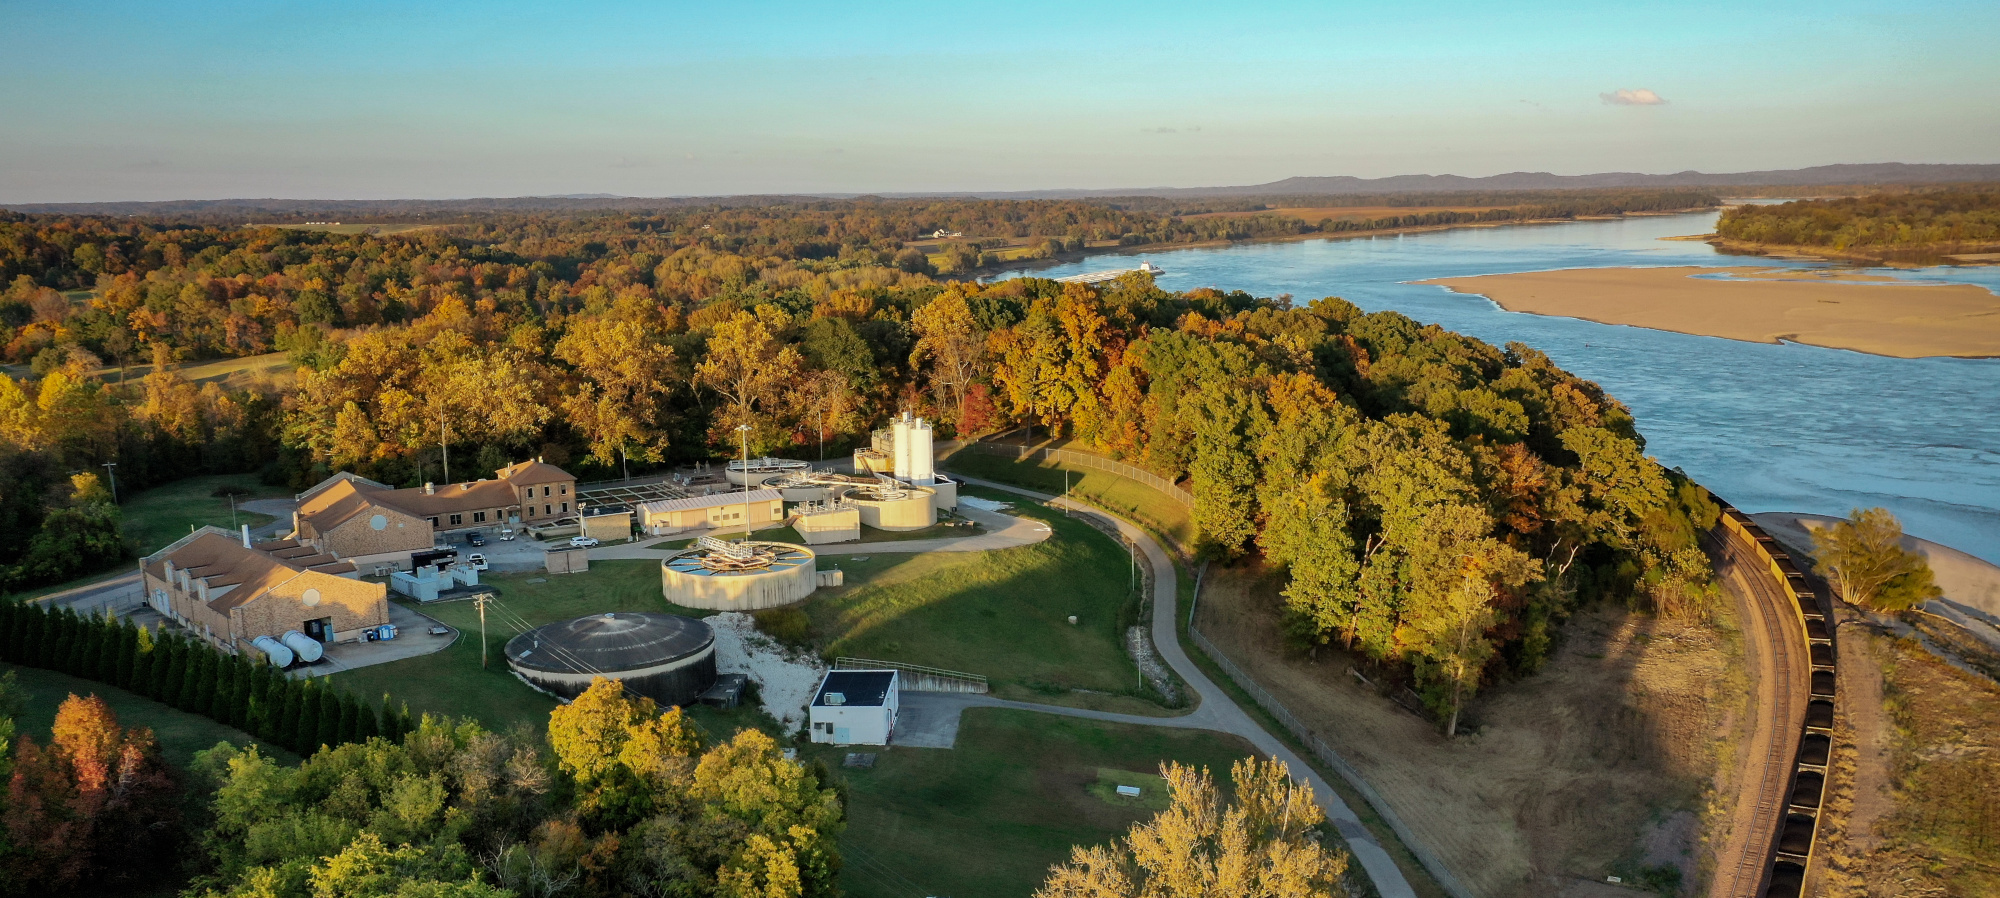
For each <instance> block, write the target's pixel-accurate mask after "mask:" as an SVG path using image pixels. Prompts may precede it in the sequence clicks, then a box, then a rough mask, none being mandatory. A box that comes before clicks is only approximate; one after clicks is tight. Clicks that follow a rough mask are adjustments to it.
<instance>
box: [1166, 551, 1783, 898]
mask: <svg viewBox="0 0 2000 898" xmlns="http://www.w3.org/2000/svg"><path fill="white" fill-rule="evenodd" d="M1260 574H1261V572H1260V571H1259V570H1257V569H1255V568H1250V567H1246V568H1239V569H1233V570H1217V569H1215V568H1211V569H1210V570H1209V578H1208V581H1207V582H1206V583H1205V584H1204V586H1203V589H1202V597H1201V603H1200V606H1199V609H1200V611H1199V621H1198V626H1199V627H1200V629H1201V631H1202V633H1203V634H1204V635H1206V636H1208V637H1209V638H1210V639H1211V640H1213V641H1214V642H1215V643H1216V644H1217V645H1218V646H1219V647H1220V648H1222V650H1223V651H1224V652H1225V653H1227V654H1228V655H1229V656H1230V658H1231V659H1232V660H1235V661H1236V662H1237V663H1238V664H1239V665H1240V666H1242V667H1243V668H1244V669H1245V670H1246V671H1248V672H1249V673H1250V674H1251V676H1253V677H1255V678H1256V679H1257V681H1258V682H1259V683H1260V684H1261V685H1263V686H1264V687H1265V688H1266V689H1268V690H1270V692H1271V693H1272V694H1273V695H1275V696H1277V698H1278V699H1279V701H1281V702H1283V703H1284V704H1286V705H1287V706H1288V707H1289V708H1291V710H1292V711H1293V712H1294V713H1295V714H1297V715H1298V716H1299V717H1300V718H1301V719H1303V720H1304V721H1305V722H1306V724H1307V725H1308V726H1310V727H1312V728H1314V729H1315V730H1316V731H1317V732H1318V733H1319V735H1320V737H1321V738H1323V739H1325V740H1326V741H1327V742H1328V743H1329V744H1331V745H1333V746H1334V747H1335V749H1336V750H1337V751H1339V752H1341V753H1342V755H1343V756H1344V757H1345V758H1347V760H1348V761H1349V762H1350V763H1352V764H1353V765H1354V766H1356V767H1357V768H1359V769H1360V770H1361V772H1362V774H1363V776H1365V777H1366V778H1367V779H1368V781H1369V782H1370V783H1371V784H1372V785H1373V786H1374V787H1375V788H1376V790H1377V791H1379V792H1380V793H1382V795H1383V796H1384V798H1385V799H1386V800H1387V801H1388V802H1389V803H1390V804H1391V805H1392V806H1393V807H1394V808H1395V810H1396V813H1397V814H1398V815H1400V816H1401V817H1402V819H1403V821H1404V822H1405V823H1407V824H1408V825H1409V826H1410V827H1411V829H1413V830H1414V831H1415V832H1416V833H1417V834H1418V837H1419V838H1420V839H1421V840H1422V841H1423V842H1424V843H1425V844H1427V845H1429V846H1431V847H1432V848H1433V849H1434V850H1436V851H1437V852H1438V853H1439V855H1440V856H1441V857H1442V858H1443V859H1444V861H1445V863H1446V864H1447V865H1448V866H1449V867H1450V868H1451V869H1452V870H1453V871H1454V872H1455V873H1456V874H1457V875H1458V876H1459V878H1460V879H1461V880H1463V881H1464V882H1465V884H1466V885H1467V886H1468V887H1469V888H1470V889H1472V890H1473V891H1474V892H1476V893H1478V894H1479V895H1482V896H1490V898H1512V896H1522V898H1526V896H1537V898H1542V896H1554V895H1561V896H1566V898H1578V896H1586V895H1595V894H1599V893H1600V890H1601V889H1603V888H1604V887H1603V886H1602V882H1603V880H1604V877H1605V876H1607V875H1611V874H1614V873H1617V874H1620V875H1623V876H1625V877H1626V881H1627V882H1628V883H1629V882H1631V881H1632V877H1633V876H1634V875H1636V874H1637V873H1638V872H1639V871H1640V870H1641V869H1642V868H1652V869H1653V875H1655V876H1658V875H1660V874H1661V873H1662V872H1663V870H1664V868H1675V869H1677V870H1678V871H1679V875H1681V876H1683V877H1684V878H1685V879H1686V880H1687V881H1689V882H1692V881H1693V880H1694V879H1695V878H1696V877H1697V876H1698V875H1699V874H1698V871H1699V869H1700V868H1701V866H1702V861H1701V857H1702V854H1703V848H1702V846H1701V845H1700V844H1699V842H1698V840H1699V833H1700V832H1701V830H1702V829H1703V826H1702V822H1703V820H1704V818H1705V817H1706V816H1707V815H1708V814H1709V813H1710V810H1709V807H1708V804H1709V798H1710V790H1711V788H1712V784H1713V783H1714V781H1715V777H1716V772H1717V770H1718V768H1719V767H1721V766H1723V764H1722V761H1721V758H1722V757H1724V756H1726V755H1727V753H1728V749H1727V748H1726V745H1727V743H1728V736H1729V734H1730V733H1731V732H1732V730H1733V729H1734V726H1735V724H1736V723H1737V722H1738V721H1737V719H1736V717H1735V715H1736V714H1737V709H1738V708H1739V706H1740V705H1741V703H1742V696H1743V694H1744V692H1745V689H1746V686H1745V682H1744V673H1743V670H1742V667H1741V665H1742V659H1741V653H1740V650H1739V649H1738V647H1737V646H1736V644H1735V642H1734V641H1733V637H1727V636H1718V635H1717V634H1716V633H1714V632H1711V631H1707V630H1700V629H1689V628H1682V627H1676V626H1673V625H1668V624H1663V623H1662V622H1660V621H1658V620H1656V619H1654V618H1651V617H1647V616H1644V615H1636V614H1631V613H1628V612H1626V611H1624V610H1623V609H1603V610H1599V611H1593V612H1590V613H1587V614H1583V615H1579V616H1578V617H1577V618H1576V619H1575V620H1574V621H1572V622H1571V623H1570V625H1569V626H1568V627H1567V628H1566V629H1565V630H1564V634H1563V642H1562V646H1561V648H1560V649H1559V650H1558V651H1557V652H1556V655H1555V657H1554V658H1553V659H1552V660H1551V661H1550V663H1549V665H1548V667H1547V668H1546V669H1545V670H1544V671H1543V672H1542V673H1540V674H1537V675H1535V676H1533V677H1530V678H1527V679H1525V680H1522V681H1520V682H1517V683H1511V684H1506V685H1501V686H1496V687H1493V688H1491V689H1489V690H1488V691H1487V692H1486V693H1485V694H1484V695H1482V696H1481V697H1480V698H1479V699H1478V700H1477V701H1476V702H1475V703H1474V705H1473V706H1472V709H1471V718H1472V721H1473V722H1474V724H1475V725H1476V726H1477V728H1478V729H1477V732H1476V734H1474V735H1471V736H1466V737H1462V738H1460V739H1457V740H1455V741H1451V742H1446V741H1445V740H1444V738H1443V737H1442V736H1441V735H1440V734H1439V732H1438V728H1437V726H1436V725H1435V724H1434V723H1433V722H1431V721H1429V720H1427V719H1424V718H1422V717H1419V716H1418V715H1416V714H1414V713H1411V712H1410V711H1407V710H1404V708H1402V707H1401V706H1398V705H1397V704H1395V703H1394V702H1391V701H1389V700H1388V699H1385V698H1383V697H1381V696H1380V695H1379V694H1377V692H1376V691H1375V690H1374V689H1372V688H1369V687H1367V686H1364V685H1362V684H1361V683H1360V682H1359V681H1358V680H1357V679H1356V678H1355V677H1354V676H1353V674H1352V673H1351V672H1350V670H1351V669H1352V668H1353V667H1355V666H1356V664H1355V662H1354V660H1353V659H1352V658H1350V657H1349V656H1347V655H1346V654H1345V653H1342V652H1340V651H1338V650H1337V649H1333V648H1321V649H1320V650H1319V651H1318V653H1317V656H1316V657H1312V658H1309V657H1306V656H1304V655H1301V654H1295V653H1292V652H1289V651H1287V650H1286V649H1285V648H1284V645H1285V639H1284V637H1283V635H1282V631H1281V628H1280V625H1279V615H1278V611H1277V608H1278V601H1279V599H1278V597H1277V594H1276V588H1277V586H1278V584H1277V583H1276V582H1275V581H1274V580H1270V579H1264V578H1261V577H1260Z"/></svg>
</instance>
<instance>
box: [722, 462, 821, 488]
mask: <svg viewBox="0 0 2000 898" xmlns="http://www.w3.org/2000/svg"><path fill="white" fill-rule="evenodd" d="M810 470H812V465H810V464H808V463H806V462H802V461H799V460H798V459H795V458H753V459H750V463H749V464H748V465H745V464H744V463H743V462H742V461H740V460H739V461H733V462H730V463H729V464H727V465H725V466H723V469H722V476H723V477H725V478H727V479H728V480H729V482H730V483H732V484H735V485H736V486H763V485H764V484H766V483H769V482H771V481H773V480H776V479H778V478H780V477H783V476H785V475H786V474H799V473H803V472H806V471H810Z"/></svg>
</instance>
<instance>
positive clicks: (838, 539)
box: [792, 507, 861, 546]
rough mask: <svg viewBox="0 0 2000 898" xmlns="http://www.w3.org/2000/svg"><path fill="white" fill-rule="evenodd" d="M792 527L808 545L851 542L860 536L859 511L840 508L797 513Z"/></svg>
mask: <svg viewBox="0 0 2000 898" xmlns="http://www.w3.org/2000/svg"><path fill="white" fill-rule="evenodd" d="M792 529H794V530H797V531H798V532H799V536H800V538H802V539H804V540H805V541H806V545H808V546H817V545H823V544H825V543H844V542H853V541H854V540H857V539H860V538H861V511H860V509H857V508H851V507H850V508H842V509H840V510H838V511H823V512H819V513H816V514H802V515H799V519H798V521H797V523H795V524H793V525H792Z"/></svg>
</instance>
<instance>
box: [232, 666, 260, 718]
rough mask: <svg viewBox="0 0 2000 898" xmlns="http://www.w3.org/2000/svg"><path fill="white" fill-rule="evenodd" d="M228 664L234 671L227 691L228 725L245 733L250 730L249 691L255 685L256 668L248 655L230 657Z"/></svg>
mask: <svg viewBox="0 0 2000 898" xmlns="http://www.w3.org/2000/svg"><path fill="white" fill-rule="evenodd" d="M229 666H230V668H231V669H232V670H234V671H235V674H234V683H235V685H234V686H233V687H232V688H231V689H230V692H229V725H230V726H233V727H235V728H237V729H239V730H242V731H244V732H246V733H247V732H249V731H250V692H251V690H252V689H254V688H256V685H257V668H256V666H255V665H253V664H252V663H251V661H250V656H248V655H237V656H236V657H235V658H232V659H230V662H229Z"/></svg>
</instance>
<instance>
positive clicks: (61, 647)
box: [48, 608, 78, 675]
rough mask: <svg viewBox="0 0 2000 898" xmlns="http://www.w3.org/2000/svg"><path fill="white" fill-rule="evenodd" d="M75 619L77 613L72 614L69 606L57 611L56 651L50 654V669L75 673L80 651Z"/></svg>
mask: <svg viewBox="0 0 2000 898" xmlns="http://www.w3.org/2000/svg"><path fill="white" fill-rule="evenodd" d="M75 620H76V615H74V614H71V613H70V610H69V609H68V608H64V609H63V610H61V611H59V612H57V613H56V616H55V627H54V629H55V631H56V644H55V651H53V652H51V653H50V655H49V664H48V667H49V669H51V670H59V671H62V672H63V673H66V674H72V675H73V674H75V672H76V666H75V659H76V654H77V651H78V647H77V644H76V627H74V626H72V624H73V623H74V622H75Z"/></svg>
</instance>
